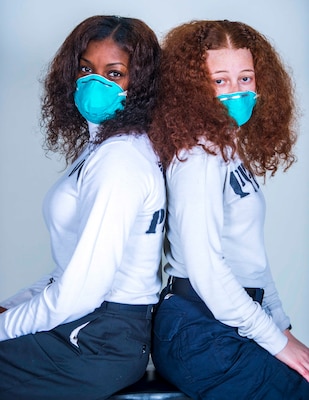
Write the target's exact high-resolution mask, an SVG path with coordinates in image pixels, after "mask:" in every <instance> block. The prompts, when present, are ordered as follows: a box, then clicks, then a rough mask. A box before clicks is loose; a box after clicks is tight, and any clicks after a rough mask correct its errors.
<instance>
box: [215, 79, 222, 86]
mask: <svg viewBox="0 0 309 400" xmlns="http://www.w3.org/2000/svg"><path fill="white" fill-rule="evenodd" d="M214 82H215V84H216V85H222V84H223V82H224V81H223V79H216V80H215V81H214Z"/></svg>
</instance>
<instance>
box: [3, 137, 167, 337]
mask: <svg viewBox="0 0 309 400" xmlns="http://www.w3.org/2000/svg"><path fill="white" fill-rule="evenodd" d="M150 155H151V154H150ZM150 164H151V163H150V162H149V160H147V158H146V157H145V156H144V155H143V154H140V152H139V151H137V150H136V148H135V147H134V146H133V145H132V143H131V142H129V141H125V140H124V141H121V140H120V139H119V140H118V141H117V140H115V141H114V142H113V141H112V142H110V143H108V144H106V145H104V146H101V147H100V148H99V149H98V150H97V151H96V152H95V153H94V154H92V155H91V156H90V157H89V159H87V160H86V161H85V162H83V161H82V162H81V161H79V162H78V163H77V164H76V165H75V167H74V166H73V167H72V169H71V172H70V173H69V174H68V175H66V176H65V177H64V178H63V179H62V180H61V181H60V184H59V185H60V188H61V189H59V187H57V188H56V189H53V190H52V191H51V194H50V200H49V202H50V204H51V208H52V209H56V210H57V214H56V215H54V216H53V218H50V219H51V221H50V232H51V237H52V238H54V240H53V241H52V250H53V255H54V258H55V260H56V262H58V263H59V264H61V263H65V265H64V266H63V267H62V268H60V269H62V270H63V273H62V274H61V276H59V277H57V279H56V280H55V281H54V282H53V283H52V284H50V285H48V286H46V287H45V288H44V289H43V290H42V291H40V292H39V293H37V294H36V295H35V296H33V297H32V298H31V299H29V300H26V301H25V302H23V303H21V304H19V305H17V306H15V307H12V308H10V309H9V310H7V311H6V312H5V313H3V314H1V315H0V340H5V339H9V338H14V337H18V336H21V335H25V334H27V333H35V332H37V331H41V330H50V329H52V328H53V327H55V326H57V325H59V324H61V323H65V322H69V321H72V320H75V319H77V318H79V317H81V316H83V315H86V314H87V313H89V312H92V311H93V310H94V309H95V308H96V307H98V306H100V304H101V303H102V302H103V301H104V300H106V299H108V300H110V301H115V299H118V298H119V299H120V300H123V299H125V300H126V302H128V303H132V304H135V303H137V304H138V303H142V304H143V303H145V304H147V303H155V302H156V299H157V292H158V290H159V287H160V283H159V279H158V278H157V269H158V266H159V262H160V254H161V240H162V224H163V223H164V219H163V218H162V221H160V224H161V228H158V229H157V230H156V231H154V232H152V234H147V233H146V232H147V229H148V228H149V225H150V224H151V221H152V219H153V215H154V214H155V213H156V212H158V210H161V209H164V207H165V198H164V191H163V185H164V184H163V178H162V176H161V172H160V171H159V168H158V166H157V165H156V166H155V168H156V169H157V170H158V172H157V171H156V170H154V167H153V165H150ZM78 166H79V168H78ZM154 171H155V173H154ZM71 213H72V215H70V214H71ZM47 218H48V217H47ZM69 222H70V226H69ZM66 223H67V225H68V226H66ZM70 236H71V237H70ZM138 246H140V247H142V248H143V247H144V250H142V251H141V252H140V253H137V251H136V248H137V247H138ZM70 247H71V248H70ZM68 248H70V249H69V250H68ZM141 271H144V272H141ZM128 282H129V284H127V283H128ZM117 296H118V297H117ZM125 297H126V298H125Z"/></svg>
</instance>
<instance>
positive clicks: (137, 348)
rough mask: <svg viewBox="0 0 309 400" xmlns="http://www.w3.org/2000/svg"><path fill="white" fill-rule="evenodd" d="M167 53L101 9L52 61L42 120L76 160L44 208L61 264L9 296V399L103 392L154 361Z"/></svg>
mask: <svg viewBox="0 0 309 400" xmlns="http://www.w3.org/2000/svg"><path fill="white" fill-rule="evenodd" d="M160 53H161V51H160V46H159V44H158V41H157V38H156V36H155V34H154V32H153V31H152V30H151V29H150V28H149V27H148V26H147V25H146V24H145V23H143V22H142V21H140V20H138V19H134V18H122V17H114V16H94V17H90V18H88V19H86V20H85V21H83V22H81V23H80V24H79V25H78V26H77V27H76V28H75V29H74V30H73V31H72V33H71V34H70V35H69V36H68V37H67V39H66V40H65V41H64V43H63V45H62V46H61V47H60V49H59V51H58V53H57V54H56V56H55V58H54V60H53V61H52V63H51V66H50V69H49V71H48V74H47V76H46V79H45V93H44V97H43V104H42V125H43V126H45V128H46V147H47V149H48V150H51V151H57V152H59V153H60V154H63V155H64V156H65V158H66V161H67V164H69V166H68V168H67V170H66V172H65V173H64V175H63V177H62V178H60V180H59V181H58V182H57V183H56V184H55V185H54V186H53V187H52V188H51V189H50V191H49V192H48V194H47V196H46V199H45V201H44V207H43V211H44V217H45V221H46V225H47V228H48V230H49V234H50V242H51V250H52V256H53V259H54V262H55V269H54V271H53V272H52V273H51V274H49V275H48V276H45V277H43V278H42V279H40V280H39V281H38V282H36V283H35V284H34V285H32V286H31V287H30V288H26V289H24V290H22V291H21V292H20V293H18V294H17V295H15V296H13V297H12V298H10V299H8V300H7V301H4V302H3V304H2V305H1V306H2V308H1V311H2V312H1V314H0V369H1V375H2V379H1V381H0V398H1V399H2V400H5V399H10V400H12V399H19V400H26V399H29V400H30V399H31V400H34V399H40V400H42V399H44V400H48V399H55V400H60V399H74V400H76V399H83V400H85V399H87V400H91V399H98V398H100V399H105V398H108V397H110V396H111V395H112V394H113V393H115V392H116V391H118V390H120V389H122V388H123V387H125V386H128V385H130V384H132V383H134V382H135V381H137V380H138V379H139V378H140V377H142V376H143V374H144V372H145V370H146V367H147V363H148V358H149V351H150V341H151V337H150V335H151V318H152V307H153V304H155V303H157V301H158V293H159V290H160V287H161V281H160V279H159V274H158V269H159V265H160V260H161V247H162V246H161V244H162V231H163V226H164V217H165V186H164V178H163V174H162V170H161V166H160V163H159V160H158V158H157V156H156V154H155V153H154V151H153V148H152V146H151V143H150V141H149V138H148V136H147V129H148V127H149V124H150V122H151V116H152V110H153V106H154V103H155V98H156V94H157V86H158V65H159V59H160Z"/></svg>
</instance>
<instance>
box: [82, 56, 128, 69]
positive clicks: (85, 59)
mask: <svg viewBox="0 0 309 400" xmlns="http://www.w3.org/2000/svg"><path fill="white" fill-rule="evenodd" d="M80 59H81V60H83V61H85V62H87V63H89V64H91V65H92V62H91V61H89V60H87V58H85V57H81V58H80ZM106 65H107V66H108V67H111V66H113V65H123V66H124V67H126V68H128V67H127V66H126V65H125V64H124V63H122V62H120V61H119V62H114V63H109V64H106Z"/></svg>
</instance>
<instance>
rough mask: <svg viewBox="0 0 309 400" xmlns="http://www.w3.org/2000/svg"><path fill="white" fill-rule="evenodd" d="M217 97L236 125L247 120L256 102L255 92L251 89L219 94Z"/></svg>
mask: <svg viewBox="0 0 309 400" xmlns="http://www.w3.org/2000/svg"><path fill="white" fill-rule="evenodd" d="M217 98H218V99H219V100H220V101H221V102H222V104H223V105H224V106H225V107H226V108H227V110H228V114H229V116H230V117H232V118H234V119H235V121H236V122H237V125H238V126H241V125H243V124H245V123H246V122H248V121H249V119H250V117H251V115H252V111H253V108H254V106H255V104H256V98H257V94H256V93H255V92H252V91H245V92H234V93H227V94H221V95H219V96H217Z"/></svg>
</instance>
